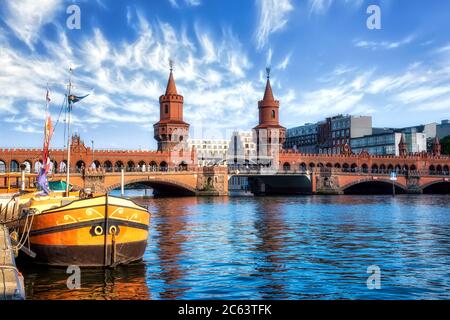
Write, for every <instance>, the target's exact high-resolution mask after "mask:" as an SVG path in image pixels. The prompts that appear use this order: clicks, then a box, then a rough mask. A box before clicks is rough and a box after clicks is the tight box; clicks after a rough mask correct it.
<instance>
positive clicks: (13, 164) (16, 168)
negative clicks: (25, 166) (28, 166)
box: [9, 160, 20, 172]
mask: <svg viewBox="0 0 450 320" xmlns="http://www.w3.org/2000/svg"><path fill="white" fill-rule="evenodd" d="M9 171H10V172H19V171H20V166H19V162H18V161H17V160H12V161H11V163H10V164H9Z"/></svg>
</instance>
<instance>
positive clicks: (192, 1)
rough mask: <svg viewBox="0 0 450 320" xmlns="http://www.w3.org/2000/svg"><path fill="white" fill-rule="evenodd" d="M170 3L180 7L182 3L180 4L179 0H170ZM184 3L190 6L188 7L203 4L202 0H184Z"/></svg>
mask: <svg viewBox="0 0 450 320" xmlns="http://www.w3.org/2000/svg"><path fill="white" fill-rule="evenodd" d="M169 3H170V4H171V6H172V7H174V8H179V7H180V5H179V4H178V1H177V0H169ZM184 3H185V4H186V5H187V6H188V7H197V6H199V5H201V4H202V1H201V0H184Z"/></svg>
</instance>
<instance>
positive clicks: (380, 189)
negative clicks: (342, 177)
mask: <svg viewBox="0 0 450 320" xmlns="http://www.w3.org/2000/svg"><path fill="white" fill-rule="evenodd" d="M394 188H395V193H396V194H406V193H407V191H406V190H405V189H404V188H403V187H402V186H400V185H398V184H394ZM392 189H393V187H392V183H389V182H386V181H365V182H360V183H356V184H353V185H351V186H349V187H347V188H345V189H344V190H343V192H344V194H351V195H389V194H392Z"/></svg>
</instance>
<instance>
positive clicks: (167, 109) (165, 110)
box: [164, 104, 169, 113]
mask: <svg viewBox="0 0 450 320" xmlns="http://www.w3.org/2000/svg"><path fill="white" fill-rule="evenodd" d="M164 112H165V113H169V105H168V104H166V105H165V106H164Z"/></svg>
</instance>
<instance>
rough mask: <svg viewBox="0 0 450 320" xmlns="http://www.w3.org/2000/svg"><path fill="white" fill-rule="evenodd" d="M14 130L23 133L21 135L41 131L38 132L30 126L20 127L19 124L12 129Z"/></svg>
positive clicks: (37, 129)
mask: <svg viewBox="0 0 450 320" xmlns="http://www.w3.org/2000/svg"><path fill="white" fill-rule="evenodd" d="M14 130H15V131H17V132H23V133H37V134H40V133H42V129H41V130H39V128H37V127H35V126H32V125H22V124H19V125H18V126H16V127H14Z"/></svg>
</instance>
